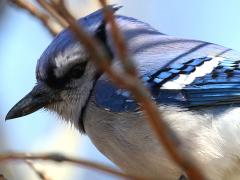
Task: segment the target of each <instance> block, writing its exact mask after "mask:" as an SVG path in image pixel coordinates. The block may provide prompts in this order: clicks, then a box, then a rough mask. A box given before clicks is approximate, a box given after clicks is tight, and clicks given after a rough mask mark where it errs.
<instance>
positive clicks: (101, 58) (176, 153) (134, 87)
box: [62, 8, 205, 180]
mask: <svg viewBox="0 0 240 180" xmlns="http://www.w3.org/2000/svg"><path fill="white" fill-rule="evenodd" d="M62 17H63V18H65V19H66V21H67V22H68V23H69V25H70V29H71V30H72V31H73V32H74V33H75V35H76V38H77V39H78V40H79V41H80V42H82V44H83V45H85V48H86V49H87V50H88V51H89V52H91V53H90V55H91V56H92V59H91V60H93V61H94V62H95V64H96V65H97V66H98V67H99V68H100V70H102V71H104V72H105V73H106V74H107V75H108V76H109V77H110V79H111V80H113V82H115V83H116V84H118V85H119V84H121V85H122V87H124V88H125V89H127V90H129V91H130V92H132V93H133V95H134V97H135V98H136V100H137V101H138V102H139V103H140V104H141V105H142V107H143V110H144V112H145V114H146V116H147V117H148V118H147V119H148V120H149V123H150V125H151V126H152V128H153V130H154V132H155V133H156V134H157V137H158V139H159V141H160V142H161V143H162V144H163V145H164V147H165V148H166V150H167V151H168V152H169V154H170V155H171V157H172V159H173V160H174V161H175V162H176V163H177V164H178V165H179V166H180V167H181V168H183V170H184V171H185V172H186V173H187V175H188V177H189V178H190V179H195V180H202V179H205V178H204V176H203V175H202V173H201V172H200V170H199V169H198V168H197V166H196V165H195V164H194V161H193V160H192V158H190V157H189V156H190V155H189V154H186V152H185V151H184V148H183V145H182V143H181V141H180V140H179V138H178V137H177V136H176V135H175V133H174V131H172V130H171V129H170V127H168V125H167V124H166V122H165V121H163V119H162V118H161V116H160V115H161V114H160V112H159V111H158V108H157V107H156V105H155V104H154V103H153V102H152V100H151V98H150V96H149V93H148V91H146V89H145V88H144V87H143V86H142V84H141V83H139V80H137V79H136V78H134V77H132V76H129V75H128V74H124V75H119V74H116V72H115V71H114V70H113V69H111V67H110V64H109V62H110V59H109V57H108V55H107V53H106V52H105V50H104V49H103V48H102V46H100V45H99V43H98V42H97V40H95V39H93V38H92V37H90V36H89V35H88V34H87V33H85V31H84V30H83V29H82V28H81V27H80V26H79V25H78V24H77V23H76V20H75V19H73V18H72V16H71V15H70V13H69V12H68V11H67V10H66V9H65V8H64V9H62ZM127 59H129V58H127Z"/></svg>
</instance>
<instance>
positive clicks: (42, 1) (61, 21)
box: [37, 0, 68, 28]
mask: <svg viewBox="0 0 240 180" xmlns="http://www.w3.org/2000/svg"><path fill="white" fill-rule="evenodd" d="M37 2H38V3H39V5H41V6H42V7H43V8H44V9H45V10H47V11H48V12H49V14H51V15H52V17H54V18H55V19H56V20H57V21H58V22H59V24H61V25H62V26H63V27H64V28H66V27H68V23H67V22H66V20H65V19H64V18H62V17H61V16H59V14H58V13H57V12H56V10H55V9H53V8H52V5H51V4H50V3H48V2H47V1H45V0H37Z"/></svg>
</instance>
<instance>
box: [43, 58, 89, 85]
mask: <svg viewBox="0 0 240 180" xmlns="http://www.w3.org/2000/svg"><path fill="white" fill-rule="evenodd" d="M87 62H88V61H85V62H82V63H78V64H75V65H73V66H72V67H71V68H70V69H69V70H68V71H67V72H66V73H65V74H64V75H63V76H61V77H56V76H55V74H54V68H53V67H52V68H49V69H48V73H47V74H48V76H47V78H46V79H45V82H46V83H47V85H48V86H50V87H52V88H56V89H59V88H63V87H64V86H65V85H66V84H68V83H69V82H70V81H71V80H73V79H77V78H80V77H81V76H82V75H83V74H84V72H85V69H86V66H87Z"/></svg>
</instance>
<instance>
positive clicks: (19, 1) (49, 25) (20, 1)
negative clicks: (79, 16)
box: [10, 0, 59, 36]
mask: <svg viewBox="0 0 240 180" xmlns="http://www.w3.org/2000/svg"><path fill="white" fill-rule="evenodd" d="M10 2H12V3H13V4H15V5H16V6H17V7H19V8H22V9H25V10H26V11H28V12H29V13H31V15H32V16H34V17H36V18H37V19H39V20H40V21H41V22H42V24H43V25H44V26H45V27H46V29H48V31H49V32H50V33H51V34H52V35H53V36H56V35H57V34H58V33H59V29H57V28H56V27H55V26H53V22H52V20H51V18H50V17H49V16H48V15H47V14H45V13H43V12H41V11H40V10H38V9H37V8H36V7H35V6H34V5H33V4H31V3H30V2H27V1H24V0H10Z"/></svg>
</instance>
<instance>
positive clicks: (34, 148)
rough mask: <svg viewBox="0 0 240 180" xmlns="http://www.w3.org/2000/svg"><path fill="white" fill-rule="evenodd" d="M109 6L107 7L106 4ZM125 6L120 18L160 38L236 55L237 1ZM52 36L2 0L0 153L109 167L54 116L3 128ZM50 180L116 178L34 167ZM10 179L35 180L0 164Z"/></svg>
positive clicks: (88, 5)
mask: <svg viewBox="0 0 240 180" xmlns="http://www.w3.org/2000/svg"><path fill="white" fill-rule="evenodd" d="M109 2H110V1H109ZM111 3H115V4H120V5H123V8H122V9H121V10H120V11H119V12H118V14H123V15H127V16H133V17H135V18H138V19H140V20H142V21H146V22H148V23H149V24H151V25H152V26H153V27H155V28H156V29H159V30H160V31H161V32H163V33H166V34H170V35H174V36H178V37H184V38H192V39H199V40H204V41H209V42H213V43H217V44H220V45H224V46H227V47H229V48H233V49H236V50H240V33H239V32H240V20H239V17H240V11H239V8H240V1H239V0H229V1H225V0H201V1H197V0H195V1H193V0H184V1H178V0H148V1H145V0H131V1H123V0H115V1H111ZM69 7H70V8H71V10H72V12H73V13H74V15H75V16H77V17H81V16H84V15H86V14H88V13H90V12H93V11H94V10H96V9H98V7H99V6H98V3H97V1H96V0H71V1H69ZM51 41H52V36H51V35H50V34H49V33H48V31H47V30H46V29H45V28H44V27H43V26H42V25H41V23H40V22H39V21H38V20H36V19H35V18H33V17H32V16H30V15H29V14H28V13H27V12H25V11H23V10H21V9H18V8H16V7H14V6H9V4H6V3H5V1H4V0H0V42H1V43H0V77H1V81H0V83H1V88H0V102H1V103H0V153H2V152H11V151H21V152H36V153H37V152H61V153H64V154H68V155H71V156H76V157H81V158H84V159H89V160H94V161H97V162H101V163H104V164H107V165H111V166H114V165H112V164H111V162H110V161H108V160H107V159H106V158H105V157H103V156H102V155H101V154H100V153H99V152H98V151H97V150H96V148H95V147H94V146H93V145H92V144H91V142H90V140H89V139H88V138H87V137H86V136H83V135H81V134H80V133H79V132H77V131H76V130H75V129H74V128H73V127H71V125H69V124H66V123H64V122H62V121H60V120H58V118H57V117H56V116H54V115H53V114H49V113H48V112H44V111H38V112H36V113H34V114H31V115H28V116H26V117H22V118H19V119H15V120H12V121H8V122H5V121H4V118H5V115H6V113H7V112H8V110H9V109H10V108H11V107H12V106H13V105H14V104H15V103H16V102H17V101H18V100H20V99H21V98H22V97H23V96H24V95H25V94H26V93H27V92H29V91H30V90H31V88H32V87H33V86H34V84H35V66H36V62H37V59H38V58H39V57H40V55H41V53H42V52H43V51H44V49H45V48H46V47H47V46H48V44H49V43H50V42H51ZM36 165H37V167H38V168H39V169H40V170H44V171H45V172H46V173H47V175H48V176H49V177H51V178H52V179H54V180H55V179H57V180H64V179H83V180H88V179H91V180H92V179H98V180H112V179H117V178H116V177H113V176H109V175H106V174H103V173H101V172H96V171H92V170H86V169H84V168H79V167H73V166H71V165H68V164H61V165H56V164H54V163H37V164H36ZM1 173H4V175H5V176H6V177H7V178H8V179H10V180H11V179H13V180H15V179H25V180H28V179H31V180H32V179H33V180H35V179H38V178H37V177H36V175H35V174H34V173H33V172H32V171H31V170H30V169H29V167H28V166H27V165H26V164H24V163H21V162H18V163H16V162H8V163H4V164H3V163H2V164H0V174H1Z"/></svg>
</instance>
